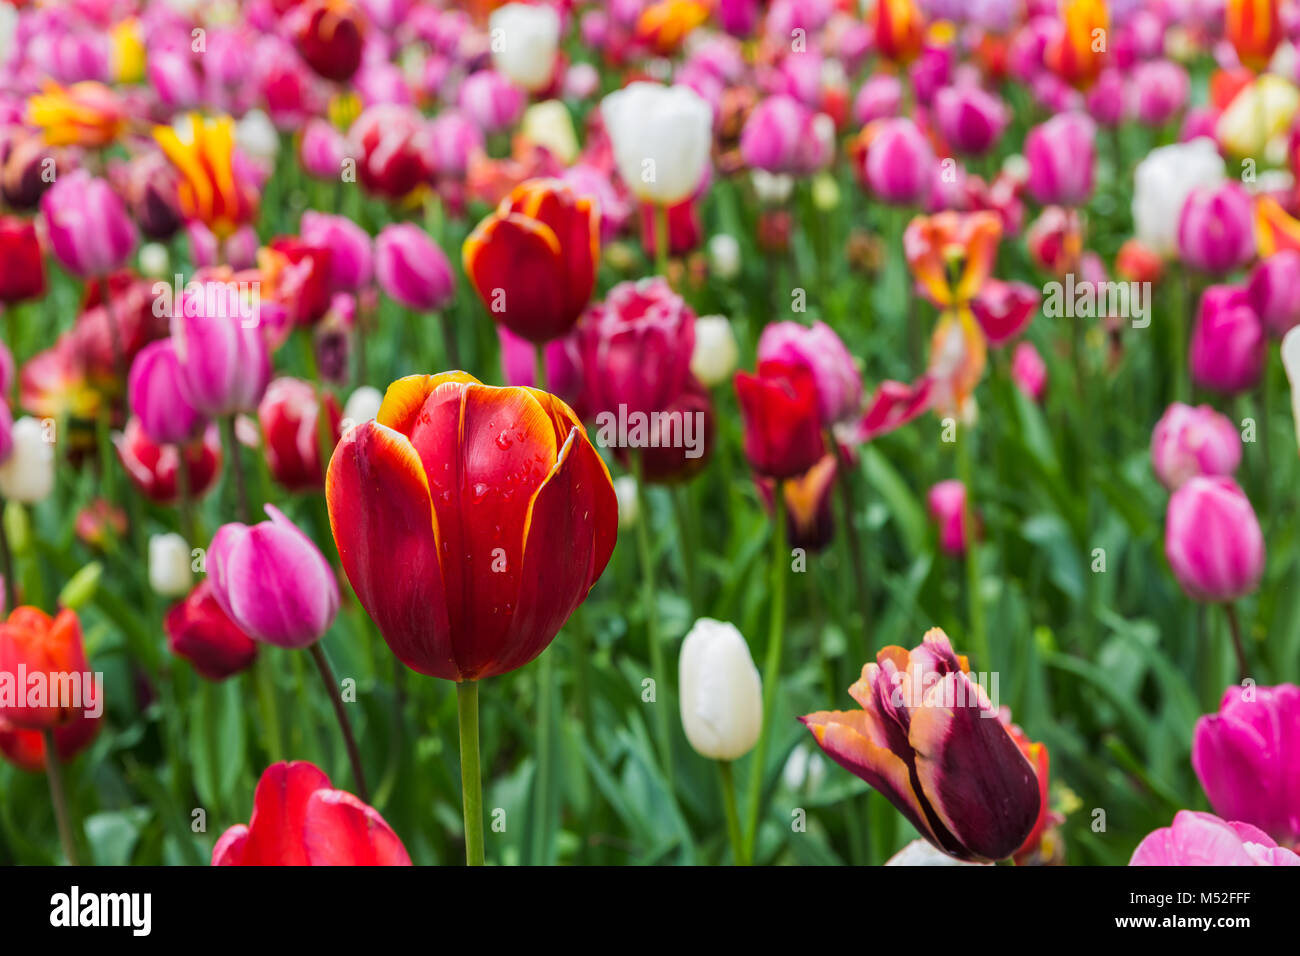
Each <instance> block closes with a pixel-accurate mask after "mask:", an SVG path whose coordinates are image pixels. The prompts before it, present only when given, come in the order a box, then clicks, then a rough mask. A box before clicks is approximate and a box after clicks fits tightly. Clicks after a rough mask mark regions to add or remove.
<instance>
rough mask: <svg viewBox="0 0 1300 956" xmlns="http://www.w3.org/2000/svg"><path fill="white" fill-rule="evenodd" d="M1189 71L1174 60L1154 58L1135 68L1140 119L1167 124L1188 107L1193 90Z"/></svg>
mask: <svg viewBox="0 0 1300 956" xmlns="http://www.w3.org/2000/svg"><path fill="white" fill-rule="evenodd" d="M1191 86H1192V83H1191V80H1190V79H1188V77H1187V71H1186V70H1185V69H1183V68H1182V67H1181V66H1179V65H1178V64H1177V63H1174V62H1173V61H1172V60H1150V61H1148V62H1146V63H1141V64H1139V65H1138V66H1137V67H1136V68H1135V69H1134V70H1133V91H1134V94H1135V96H1136V99H1137V118H1138V122H1140V123H1142V124H1144V125H1146V126H1164V125H1165V124H1166V123H1168V122H1169V121H1170V120H1172V119H1173V118H1174V117H1175V116H1177V115H1178V114H1179V113H1180V112H1182V110H1183V109H1184V108H1185V107H1186V106H1187V97H1188V95H1189V94H1190V93H1191Z"/></svg>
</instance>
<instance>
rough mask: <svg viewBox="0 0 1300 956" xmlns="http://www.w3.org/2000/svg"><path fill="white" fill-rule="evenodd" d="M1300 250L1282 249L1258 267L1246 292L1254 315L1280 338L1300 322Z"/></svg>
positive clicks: (1252, 274) (1251, 276)
mask: <svg viewBox="0 0 1300 956" xmlns="http://www.w3.org/2000/svg"><path fill="white" fill-rule="evenodd" d="M1297 276H1300V252H1297V251H1296V250H1294V249H1282V250H1280V251H1278V252H1275V253H1274V254H1273V255H1271V256H1269V257H1268V258H1267V259H1264V260H1263V261H1261V262H1260V264H1259V265H1257V266H1255V271H1254V272H1252V273H1251V274H1250V284H1249V285H1248V286H1247V291H1248V293H1249V294H1250V304H1251V307H1252V308H1254V310H1255V314H1256V315H1258V316H1259V317H1260V319H1262V320H1263V322H1264V325H1265V326H1267V327H1268V331H1269V332H1270V333H1271V334H1272V335H1274V336H1276V337H1277V338H1279V339H1280V338H1281V337H1282V336H1284V335H1286V334H1287V332H1289V331H1291V329H1293V328H1295V326H1297V325H1300V282H1297V281H1296V277H1297Z"/></svg>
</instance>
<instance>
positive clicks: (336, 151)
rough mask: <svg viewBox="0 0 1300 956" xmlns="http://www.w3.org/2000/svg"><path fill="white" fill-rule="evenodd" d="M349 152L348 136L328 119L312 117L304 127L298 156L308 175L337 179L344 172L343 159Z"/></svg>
mask: <svg viewBox="0 0 1300 956" xmlns="http://www.w3.org/2000/svg"><path fill="white" fill-rule="evenodd" d="M347 154H348V143H347V137H346V136H344V135H343V133H341V132H340V131H339V130H338V129H336V128H335V127H334V125H333V124H331V123H330V122H329V121H328V120H323V119H319V118H317V119H311V120H308V121H307V124H306V125H305V126H304V127H303V128H302V136H301V138H300V139H299V142H298V158H299V160H301V161H302V168H303V169H304V170H306V171H307V173H308V175H311V176H314V177H316V178H317V179H334V180H337V179H338V178H339V176H340V175H341V174H342V172H343V160H344V159H346V158H347Z"/></svg>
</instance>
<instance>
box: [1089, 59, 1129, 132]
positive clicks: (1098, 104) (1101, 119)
mask: <svg viewBox="0 0 1300 956" xmlns="http://www.w3.org/2000/svg"><path fill="white" fill-rule="evenodd" d="M1125 93H1126V91H1125V89H1124V74H1123V73H1122V72H1121V71H1120V70H1117V69H1107V70H1102V71H1101V74H1100V75H1099V76H1098V77H1097V82H1095V83H1094V84H1093V85H1092V89H1090V90H1088V95H1087V97H1086V98H1085V100H1084V104H1085V106H1086V107H1087V109H1088V115H1089V116H1091V117H1092V118H1093V119H1095V120H1096V121H1097V123H1098V124H1099V125H1101V126H1105V127H1107V128H1109V129H1114V128H1116V127H1118V126H1119V125H1120V124H1121V123H1122V122H1123V121H1124V115H1125V112H1126V111H1125V99H1126V96H1125Z"/></svg>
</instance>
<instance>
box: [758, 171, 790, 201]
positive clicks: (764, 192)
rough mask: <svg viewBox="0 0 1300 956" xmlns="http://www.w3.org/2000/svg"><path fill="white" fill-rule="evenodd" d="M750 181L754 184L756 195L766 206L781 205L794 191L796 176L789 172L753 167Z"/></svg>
mask: <svg viewBox="0 0 1300 956" xmlns="http://www.w3.org/2000/svg"><path fill="white" fill-rule="evenodd" d="M749 181H750V182H751V183H753V184H754V197H755V198H756V199H757V200H758V201H759V202H760V203H762V204H763V205H765V206H779V205H781V204H782V203H783V202H785V201H786V200H787V199H789V198H790V195H791V193H793V192H794V177H793V176H791V175H790V174H789V173H769V172H768V171H767V170H766V169H751V170H750V171H749Z"/></svg>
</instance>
